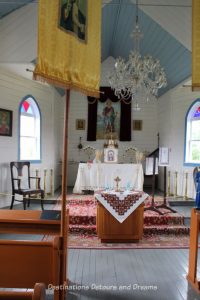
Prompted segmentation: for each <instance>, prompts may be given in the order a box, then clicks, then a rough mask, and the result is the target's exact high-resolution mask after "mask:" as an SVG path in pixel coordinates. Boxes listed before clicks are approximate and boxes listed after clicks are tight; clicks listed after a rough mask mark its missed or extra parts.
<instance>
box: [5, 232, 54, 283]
mask: <svg viewBox="0 0 200 300" xmlns="http://www.w3.org/2000/svg"><path fill="white" fill-rule="evenodd" d="M59 256H60V238H59V237H58V236H56V237H55V238H54V239H53V240H52V241H41V242H39V241H19V240H18V241H16V240H0V266H1V267H0V287H4V288H33V287H34V285H35V282H43V283H44V284H45V285H46V287H47V286H48V284H53V285H59V272H60V258H59Z"/></svg>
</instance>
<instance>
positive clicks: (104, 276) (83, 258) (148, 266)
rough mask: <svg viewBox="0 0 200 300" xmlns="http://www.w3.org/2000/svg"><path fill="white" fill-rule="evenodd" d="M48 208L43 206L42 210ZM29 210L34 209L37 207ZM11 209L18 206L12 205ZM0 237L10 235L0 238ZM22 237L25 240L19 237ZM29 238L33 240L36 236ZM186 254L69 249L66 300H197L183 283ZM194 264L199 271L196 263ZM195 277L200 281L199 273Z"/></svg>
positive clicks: (184, 281)
mask: <svg viewBox="0 0 200 300" xmlns="http://www.w3.org/2000/svg"><path fill="white" fill-rule="evenodd" d="M51 207H52V206H51V205H46V207H45V208H46V209H51ZM30 208H31V209H37V205H34V204H33V205H32V206H31V207H30ZM15 209H22V207H21V205H16V206H15ZM187 209H188V208H187ZM188 210H189V211H190V208H189V209H188ZM0 238H3V239H5V238H11V236H9V237H8V236H6V235H1V236H0ZM13 238H14V236H13ZM15 238H16V236H15ZM22 238H24V239H27V238H25V237H23V236H22V235H21V236H20V239H22ZM29 238H30V239H35V240H37V239H40V236H34V237H33V236H30V237H29ZM188 254H189V251H188V250H183V249H155V250H154V249H150V250H146V249H144V250H142V249H139V250H136V249H133V250H74V249H70V250H69V256H68V278H69V280H70V285H69V289H70V290H69V291H68V295H67V298H66V299H68V300H72V299H73V300H74V299H76V300H79V299H81V300H85V299H91V300H92V299H97V300H98V299H102V300H106V299H109V300H114V299H116V300H121V299H125V300H126V299H133V300H134V299H136V300H137V299H139V300H146V299H148V300H165V299H166V300H179V299H180V300H183V299H184V300H198V299H200V294H198V293H196V292H195V291H194V290H193V289H192V288H191V287H190V286H189V285H188V281H187V280H186V275H187V272H188ZM199 257H200V253H199ZM198 265H199V271H200V261H199V263H198ZM198 275H199V276H198V277H199V278H200V273H199V274H198ZM47 293H48V297H47V299H48V300H53V296H52V291H51V290H47Z"/></svg>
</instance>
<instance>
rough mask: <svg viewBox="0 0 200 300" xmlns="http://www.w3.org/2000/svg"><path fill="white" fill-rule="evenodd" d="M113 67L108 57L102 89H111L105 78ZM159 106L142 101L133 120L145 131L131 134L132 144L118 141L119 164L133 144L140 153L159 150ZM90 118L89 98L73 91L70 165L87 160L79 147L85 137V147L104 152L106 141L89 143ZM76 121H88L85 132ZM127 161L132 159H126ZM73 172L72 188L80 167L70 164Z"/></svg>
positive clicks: (103, 69)
mask: <svg viewBox="0 0 200 300" xmlns="http://www.w3.org/2000/svg"><path fill="white" fill-rule="evenodd" d="M113 66H114V59H113V58H112V57H109V58H108V59H107V60H106V61H104V62H103V64H102V67H101V86H108V82H107V78H106V75H107V74H108V72H109V71H110V70H111V68H113ZM157 105H158V102H157V100H156V101H149V102H148V103H146V101H143V102H142V103H141V104H140V107H141V111H139V112H135V111H133V112H132V119H136V120H138V119H139V120H142V121H143V129H142V131H138V132H136V131H135V132H134V131H132V141H131V142H119V161H120V162H121V161H122V160H123V157H122V155H123V153H124V151H125V149H126V148H127V147H129V146H130V145H132V146H134V147H136V148H138V149H139V150H141V151H144V150H147V151H153V150H155V148H156V147H157V133H158V121H157ZM87 115H88V103H87V97H86V96H85V95H83V94H80V93H78V92H74V91H71V99H70V115H69V154H68V158H69V161H70V162H71V161H72V162H74V161H75V162H78V161H80V160H82V161H86V160H87V156H86V155H85V153H84V151H83V150H81V151H80V150H79V149H78V148H77V146H78V144H79V137H82V144H83V146H84V147H85V146H86V145H91V146H92V147H94V148H96V149H103V144H104V140H98V141H96V142H87V127H88V126H90V124H88V123H87ZM76 119H85V120H86V129H85V130H76ZM126 161H127V162H128V161H129V160H128V159H126ZM69 170H70V183H69V185H73V184H74V180H75V178H74V177H75V176H76V171H77V165H76V166H74V164H73V163H70V164H69Z"/></svg>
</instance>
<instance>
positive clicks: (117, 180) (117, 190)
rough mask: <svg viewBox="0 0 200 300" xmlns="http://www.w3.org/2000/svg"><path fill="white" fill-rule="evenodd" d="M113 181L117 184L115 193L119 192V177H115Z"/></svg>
mask: <svg viewBox="0 0 200 300" xmlns="http://www.w3.org/2000/svg"><path fill="white" fill-rule="evenodd" d="M114 181H116V184H117V188H116V190H115V191H116V192H119V182H120V181H121V179H120V178H119V176H117V177H116V178H115V179H114Z"/></svg>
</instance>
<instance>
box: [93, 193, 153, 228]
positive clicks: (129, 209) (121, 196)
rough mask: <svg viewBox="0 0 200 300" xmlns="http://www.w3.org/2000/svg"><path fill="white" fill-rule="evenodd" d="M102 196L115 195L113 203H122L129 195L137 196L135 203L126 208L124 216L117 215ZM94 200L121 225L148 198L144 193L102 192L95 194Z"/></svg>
mask: <svg viewBox="0 0 200 300" xmlns="http://www.w3.org/2000/svg"><path fill="white" fill-rule="evenodd" d="M104 194H110V195H115V196H117V198H118V200H114V202H116V201H117V202H118V201H124V200H125V198H126V197H127V196H129V195H131V196H132V195H133V196H136V195H138V194H139V196H138V199H137V200H136V202H135V203H133V204H132V205H131V206H130V207H127V211H125V212H124V214H121V215H120V214H119V213H118V212H117V211H116V209H114V207H113V206H112V205H111V204H110V203H109V202H108V201H106V199H105V198H104ZM94 196H95V198H96V200H98V201H99V202H100V203H101V204H102V205H103V206H104V207H105V208H106V209H107V211H109V212H110V213H111V215H112V216H113V217H114V218H115V219H116V220H117V221H118V222H120V223H123V222H124V221H125V220H126V218H128V217H129V216H130V215H131V214H132V212H133V211H134V210H136V208H138V206H140V204H141V203H142V202H144V200H145V199H146V198H147V197H148V196H149V195H148V194H146V193H144V192H142V193H141V192H140V193H138V192H135V191H124V192H121V193H119V192H115V191H103V192H101V193H96V194H95V195H94Z"/></svg>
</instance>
